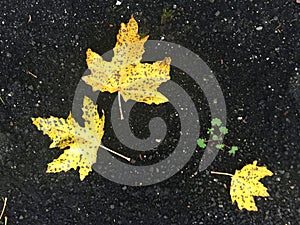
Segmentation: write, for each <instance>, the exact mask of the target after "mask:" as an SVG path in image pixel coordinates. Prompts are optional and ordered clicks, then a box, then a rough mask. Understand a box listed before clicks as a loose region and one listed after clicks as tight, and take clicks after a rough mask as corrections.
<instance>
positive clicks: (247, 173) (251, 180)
mask: <svg viewBox="0 0 300 225" xmlns="http://www.w3.org/2000/svg"><path fill="white" fill-rule="evenodd" d="M256 164H257V161H254V162H253V164H248V165H246V166H244V167H243V168H242V169H241V170H236V172H235V174H234V175H233V176H232V177H231V186H230V195H231V200H232V203H234V202H235V201H236V202H237V205H238V207H239V209H240V210H242V209H243V208H244V209H246V210H248V211H257V210H258V209H257V207H256V205H255V201H254V198H253V196H261V197H268V196H269V193H268V192H267V188H266V187H265V186H264V185H263V184H262V183H260V182H259V180H260V179H261V178H263V177H265V176H272V175H273V173H272V172H271V171H270V170H268V169H267V168H266V167H264V166H257V165H256Z"/></svg>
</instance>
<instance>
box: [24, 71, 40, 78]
mask: <svg viewBox="0 0 300 225" xmlns="http://www.w3.org/2000/svg"><path fill="white" fill-rule="evenodd" d="M27 73H28V74H29V75H31V76H33V77H34V78H38V77H37V75H35V74H34V73H31V72H30V71H27Z"/></svg>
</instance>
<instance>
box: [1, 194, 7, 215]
mask: <svg viewBox="0 0 300 225" xmlns="http://www.w3.org/2000/svg"><path fill="white" fill-rule="evenodd" d="M3 201H4V203H3V208H2V211H1V214H0V220H1V218H2V216H3V213H4V210H5V207H6V202H7V197H5V198H4V200H3Z"/></svg>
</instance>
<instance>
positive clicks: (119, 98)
mask: <svg viewBox="0 0 300 225" xmlns="http://www.w3.org/2000/svg"><path fill="white" fill-rule="evenodd" d="M118 102H119V110H120V117H121V120H124V116H123V110H122V104H121V94H120V92H119V91H118Z"/></svg>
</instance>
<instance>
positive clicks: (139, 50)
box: [82, 17, 171, 104]
mask: <svg viewBox="0 0 300 225" xmlns="http://www.w3.org/2000/svg"><path fill="white" fill-rule="evenodd" d="M147 39H148V36H146V37H144V38H141V37H140V35H139V34H138V24H137V22H136V21H135V19H134V18H133V17H131V19H130V20H129V22H128V23H127V24H124V23H122V24H121V28H120V30H119V34H118V35H117V43H116V45H115V47H114V49H113V51H114V57H113V58H112V60H111V61H110V62H108V61H105V60H103V58H102V57H101V56H100V55H98V54H97V53H95V52H93V51H92V50H91V49H88V50H87V52H86V54H87V59H86V62H87V65H88V68H89V70H90V72H91V74H89V75H88V76H84V77H83V78H82V79H83V80H84V81H85V82H86V83H87V84H89V85H91V86H92V88H93V91H98V90H99V91H101V92H104V91H108V92H110V93H114V92H118V94H119V95H121V96H122V97H123V99H124V101H127V100H128V99H132V100H135V101H137V102H145V103H147V104H152V103H155V104H160V103H164V102H167V101H168V99H167V98H166V97H165V96H164V95H162V94H161V93H160V92H158V91H157V88H158V87H159V85H160V84H161V83H163V82H166V81H168V80H170V75H169V73H170V63H171V59H170V58H169V57H166V58H165V59H163V60H162V61H158V62H155V63H153V64H149V63H140V61H141V59H142V55H143V53H144V43H145V42H146V41H147Z"/></svg>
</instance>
